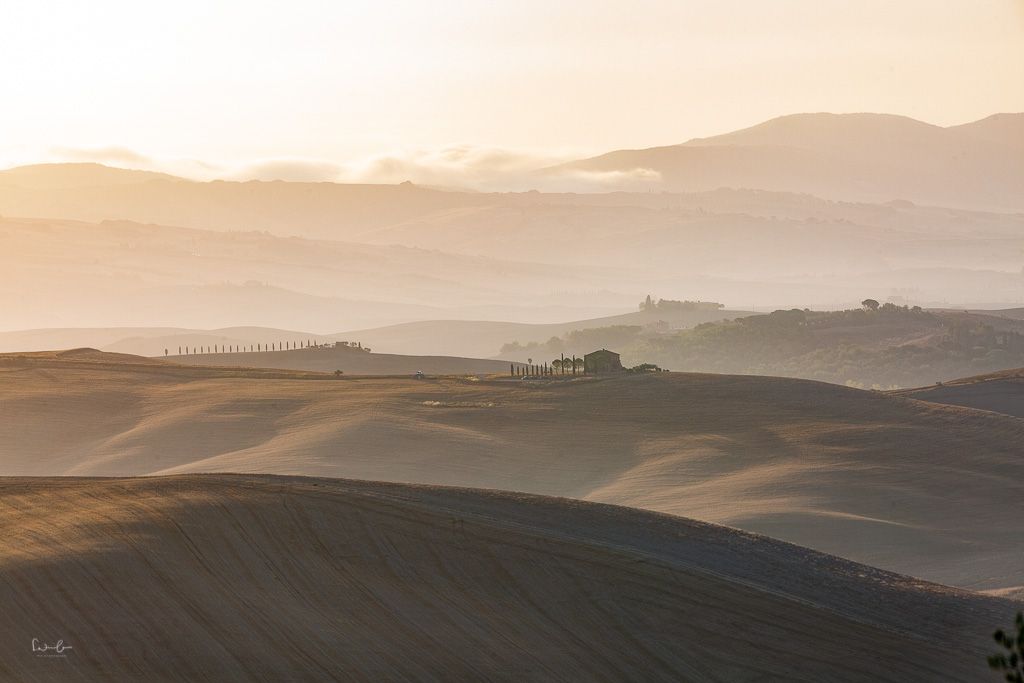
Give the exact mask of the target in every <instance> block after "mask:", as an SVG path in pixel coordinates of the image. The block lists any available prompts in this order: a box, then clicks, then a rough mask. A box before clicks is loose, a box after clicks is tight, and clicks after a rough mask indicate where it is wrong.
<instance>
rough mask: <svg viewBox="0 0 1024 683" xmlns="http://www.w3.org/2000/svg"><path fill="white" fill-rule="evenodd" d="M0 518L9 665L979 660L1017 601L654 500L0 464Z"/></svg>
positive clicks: (935, 673) (607, 671)
mask: <svg viewBox="0 0 1024 683" xmlns="http://www.w3.org/2000/svg"><path fill="white" fill-rule="evenodd" d="M0 530H2V533H0V601H2V604H3V605H4V609H3V611H2V613H0V635H2V637H0V678H3V679H5V680H18V681H34V682H43V681H60V682H61V683H64V682H69V681H72V682H73V681H136V680H146V681H217V682H221V681H233V680H261V681H282V680H293V681H299V680H303V681H305V680H328V679H330V680H357V681H363V680H365V681H381V680H417V681H451V680H507V681H533V680H537V681H579V680H590V681H621V680H644V681H661V680H664V681H729V682H737V681H764V680H783V679H784V680H789V681H814V682H818V681H825V680H827V681H865V680H872V681H893V682H896V681H898V682H900V683H905V682H906V681H928V682H929V683H932V682H934V681H965V680H979V679H981V678H983V677H984V676H985V675H987V673H988V672H987V668H986V664H985V655H986V654H988V653H989V651H990V650H991V647H990V643H989V633H990V632H991V630H992V629H993V628H994V627H995V626H998V625H1000V624H1003V623H1006V622H1007V621H1008V620H1009V619H1011V618H1012V613H1013V611H1014V609H1015V608H1016V607H1017V606H1019V604H1020V603H1014V602H1012V601H1010V600H1006V599H1001V598H995V597H989V596H983V595H978V594H975V593H970V592H966V591H960V590H956V589H951V588H947V587H944V586H940V585H936V584H929V583H925V582H922V581H918V580H914V579H910V578H907V577H904V576H899V575H896V574H892V573H889V572H884V571H880V570H877V569H873V568H871V567H866V566H863V565H857V564H854V563H851V562H848V561H845V560H840V559H838V558H835V557H831V556H828V555H822V554H820V553H816V552H813V551H809V550H807V549H804V548H800V547H797V546H792V545H789V544H787V543H782V542H779V541H775V540H772V539H768V538H763V537H758V536H753V535H750V534H746V533H743V532H739V531H735V530H731V529H727V528H723V527H718V526H714V525H709V524H703V523H700V522H694V521H691V520H686V519H680V518H676V517H671V516H667V515H659V514H655V513H650V512H643V511H637V510H631V509H626V508H619V507H612V506H606V505H595V504H592V503H583V502H576V501H570V500H564V499H554V498H540V497H536V496H526V495H522V494H509V493H502V492H485V491H474V490H464V489H461V490H460V489H446V488H437V487H425V486H408V485H398V484H381V483H373V482H353V481H345V480H328V479H311V478H294V477H274V476H266V475H260V476H247V475H205V476H198V475H188V476H175V477H158V478H140V479H74V478H63V479H18V478H13V479H2V480H0ZM32 639H37V641H38V643H39V644H40V645H42V644H46V645H50V646H55V645H56V643H57V641H58V640H60V641H63V645H64V646H67V647H70V648H71V649H68V650H64V651H63V652H62V653H61V655H62V656H57V653H55V652H54V651H49V652H47V653H44V654H45V655H47V656H37V655H38V654H39V653H33V652H32V650H31V648H30V643H31V642H32Z"/></svg>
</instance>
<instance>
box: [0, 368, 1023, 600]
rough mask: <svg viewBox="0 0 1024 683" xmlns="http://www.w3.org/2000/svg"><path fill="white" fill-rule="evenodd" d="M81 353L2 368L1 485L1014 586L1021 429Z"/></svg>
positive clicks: (838, 401) (802, 397) (875, 412)
mask: <svg viewBox="0 0 1024 683" xmlns="http://www.w3.org/2000/svg"><path fill="white" fill-rule="evenodd" d="M83 354H84V355H83ZM78 356H81V357H77V356H76V354H67V353H63V354H36V355H7V356H3V357H0V475H7V476H15V475H17V476H53V475H77V476H82V475H103V476H136V475H154V474H177V473H187V472H252V473H255V472H259V473H277V474H303V475H311V476H328V477H346V478H358V479H372V480H382V479H387V480H392V481H401V482H416V483H426V484H439V485H455V486H469V487H483V488H497V489H505V490H517V491H525V492H532V493H537V494H542V495H554V496H567V497H572V498H577V499H584V500H593V501H599V502H608V503H615V504H621V505H628V506H631V507H638V508H645V509H649V510H654V511H659V512H666V513H671V514H675V515H680V516H685V517H693V518H696V519H702V520H705V521H709V522H715V523H720V524H727V525H729V526H733V527H738V528H741V529H745V530H748V531H754V532H757V533H763V534H767V535H770V536H772V537H775V538H780V539H782V540H786V541H790V542H793V543H797V544H800V545H804V546H807V547H811V548H815V549H817V550H820V551H823V552H828V553H832V554H836V555H840V556H843V557H846V558H849V559H852V560H855V561H859V562H864V563H865V564H870V565H872V566H877V567H881V568H884V569H888V570H892V571H898V572H900V573H904V574H909V575H913V576H919V577H921V578H925V579H928V580H933V581H938V582H941V583H945V584H949V585H957V586H961V587H967V588H973V589H985V590H992V589H1009V588H1013V587H1018V586H1024V572H1022V568H1021V565H1020V561H1019V560H1020V553H1019V539H1020V538H1021V537H1022V535H1024V521H1022V520H1021V519H1020V516H1019V515H1014V514H1012V513H1010V511H1012V510H1015V509H1016V508H1017V506H1019V503H1020V500H1021V497H1022V495H1024V483H1022V482H1024V476H1022V475H1024V460H1022V459H1021V457H1020V449H1019V444H1020V443H1022V440H1024V422H1021V420H1019V419H1017V418H1013V417H1008V416H1002V415H997V414H994V413H989V412H982V411H976V410H971V409H967V408H959V407H952V406H943V405H937V404H933V403H928V402H924V401H916V400H912V399H907V398H903V397H897V396H890V395H886V394H883V393H879V392H869V391H860V390H855V389H849V388H844V387H839V386H835V385H828V384H821V383H816V382H808V381H802V380H788V379H779V378H767V377H740V376H714V375H687V374H675V373H671V374H668V373H663V374H658V375H653V376H651V375H649V376H641V375H631V376H624V377H613V378H601V379H596V378H586V379H578V380H574V381H551V382H524V381H512V380H505V379H502V380H490V381H488V380H484V381H480V380H474V381H470V380H461V379H437V380H426V381H417V380H413V379H395V378H392V379H359V378H355V377H353V378H344V379H341V380H337V379H334V378H332V377H331V376H329V375H318V374H309V373H305V374H303V373H295V372H291V373H289V372H287V371H269V370H250V369H242V368H220V369H218V368H202V367H187V366H178V365H174V364H171V363H167V362H164V361H157V360H151V359H135V360H133V361H132V362H130V363H129V362H124V361H123V360H122V359H123V357H118V356H113V357H108V356H106V355H104V354H96V353H95V352H78ZM129 359H130V357H129Z"/></svg>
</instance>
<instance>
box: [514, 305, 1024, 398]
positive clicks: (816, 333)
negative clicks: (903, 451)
mask: <svg viewBox="0 0 1024 683" xmlns="http://www.w3.org/2000/svg"><path fill="white" fill-rule="evenodd" d="M601 347H606V348H613V349H615V350H616V351H619V352H620V353H621V354H622V362H623V363H624V364H625V365H626V366H627V367H629V366H632V365H636V364H639V363H645V362H646V363H656V364H658V365H659V366H661V367H662V368H665V369H669V370H677V371H685V372H716V373H735V374H752V375H772V376H781V377H799V378H803V379H814V380H820V381H826V382H834V383H837V384H847V385H850V386H860V387H871V388H876V389H897V388H900V387H917V386H922V385H924V384H931V383H934V382H937V381H938V382H941V381H948V380H951V379H956V378H958V377H964V376H965V375H973V374H977V373H979V372H984V371H989V372H993V371H1000V370H1005V369H1009V368H1016V367H1020V366H1021V365H1022V364H1024V321H1021V320H1017V319H1014V318H1009V317H1006V316H999V315H985V314H982V313H981V312H975V313H968V312H964V311H950V310H939V311H931V310H923V309H921V308H920V307H914V308H910V307H907V306H896V305H895V304H891V303H886V304H883V305H881V306H880V307H879V308H878V309H877V310H867V309H865V308H863V307H862V308H858V309H848V310H843V311H811V310H807V309H790V310H777V311H773V312H772V313H769V314H766V315H748V316H744V317H740V318H737V319H735V320H723V321H714V322H707V323H704V324H701V325H697V326H696V327H693V328H692V329H680V330H671V329H661V328H658V327H648V328H643V327H639V326H636V325H634V326H610V327H603V328H592V329H589V330H586V331H584V332H574V333H570V334H567V335H564V336H563V337H561V338H557V339H552V340H550V341H548V342H547V343H542V344H537V343H534V344H528V345H525V346H524V345H520V344H514V343H510V344H508V345H506V346H504V347H503V348H502V354H501V357H502V358H505V359H507V360H516V361H523V360H524V359H525V358H526V357H527V356H528V357H531V358H534V359H538V360H547V359H550V358H557V357H559V354H561V353H566V354H570V353H572V354H577V355H579V354H583V353H587V352H589V351H591V350H592V349H595V348H601Z"/></svg>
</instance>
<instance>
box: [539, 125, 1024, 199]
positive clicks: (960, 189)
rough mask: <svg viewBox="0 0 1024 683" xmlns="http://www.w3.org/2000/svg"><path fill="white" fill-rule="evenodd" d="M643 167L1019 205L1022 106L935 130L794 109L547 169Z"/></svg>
mask: <svg viewBox="0 0 1024 683" xmlns="http://www.w3.org/2000/svg"><path fill="white" fill-rule="evenodd" d="M638 170H643V171H645V172H646V174H645V177H647V178H649V179H650V181H649V182H650V185H651V186H652V187H655V188H658V189H661V190H667V191H672V192H694V191H702V190H714V189H716V188H719V187H734V188H741V187H742V188H756V189H763V190H777V191H786V192H806V193H810V194H814V195H818V196H821V197H826V198H830V199H841V200H848V201H870V202H884V201H889V200H894V199H907V200H911V201H914V202H918V203H923V204H936V205H942V206H955V207H960V208H975V209H986V210H996V211H1022V210H1024V192H1022V191H1021V188H1024V113H1021V114H996V115H994V116H990V117H988V118H986V119H982V120H981V121H976V122H974V123H968V124H964V125H960V126H951V127H949V128H942V127H939V126H933V125H930V124H927V123H922V122H921V121H916V120H914V119H910V118H907V117H903V116H892V115H886V114H794V115H791V116H783V117H780V118H777V119H772V120H771V121H767V122H765V123H762V124H760V125H757V126H753V127H751V128H747V129H744V130H740V131H736V132H733V133H727V134H725V135H718V136H715V137H711V138H697V139H693V140H690V141H689V142H686V143H684V144H681V145H672V146H667V147H652V148H649V149H640V150H619V151H614V152H609V153H607V154H603V155H601V156H597V157H593V158H590V159H583V160H580V161H574V162H571V163H568V164H563V165H560V166H556V167H553V168H550V169H547V173H549V174H551V175H554V176H557V175H562V174H566V173H572V172H589V173H603V174H612V173H621V174H624V175H626V176H627V177H635V176H636V175H637V173H636V172H637V171H638Z"/></svg>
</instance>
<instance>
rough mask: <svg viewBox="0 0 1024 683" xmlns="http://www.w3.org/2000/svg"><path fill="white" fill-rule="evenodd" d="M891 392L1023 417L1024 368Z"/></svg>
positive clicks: (934, 401) (923, 399) (922, 399)
mask: <svg viewBox="0 0 1024 683" xmlns="http://www.w3.org/2000/svg"><path fill="white" fill-rule="evenodd" d="M895 393H897V394H899V395H900V396H907V397H910V398H916V399H918V400H921V401H931V402H933V403H944V404H947V405H954V406H964V407H967V408H977V409H978V410H990V411H992V412H996V413H1003V414H1005V415H1013V416H1014V417H1024V369H1021V368H1017V369H1014V370H1004V371H1002V372H993V373H990V374H987V375H978V376H976V377H965V378H963V379H957V380H954V381H952V382H942V383H939V384H936V385H934V386H928V387H921V388H919V389H905V390H903V391H899V392H895Z"/></svg>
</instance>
